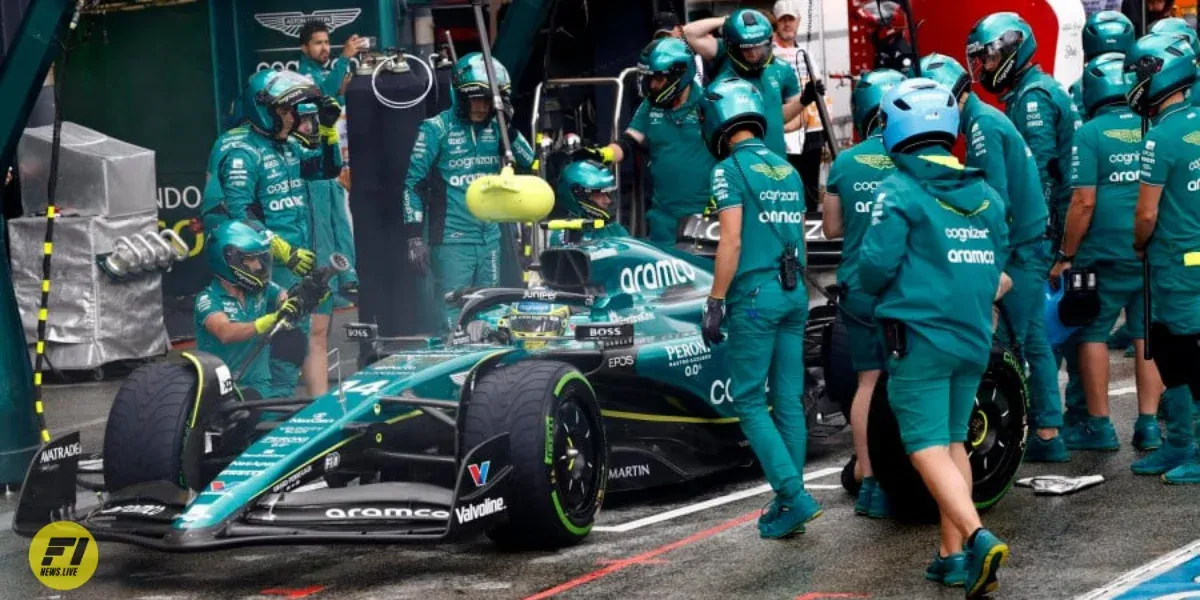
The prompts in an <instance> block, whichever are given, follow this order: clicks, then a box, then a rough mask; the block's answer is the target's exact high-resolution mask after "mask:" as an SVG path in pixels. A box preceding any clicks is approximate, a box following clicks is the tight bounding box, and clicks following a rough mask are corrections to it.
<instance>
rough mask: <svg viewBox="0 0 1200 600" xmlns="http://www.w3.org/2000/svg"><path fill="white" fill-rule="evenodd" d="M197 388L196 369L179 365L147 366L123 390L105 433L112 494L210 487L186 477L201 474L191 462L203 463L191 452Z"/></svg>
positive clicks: (106, 476)
mask: <svg viewBox="0 0 1200 600" xmlns="http://www.w3.org/2000/svg"><path fill="white" fill-rule="evenodd" d="M196 385H197V379H196V371H195V369H193V368H191V367H190V366H188V365H183V364H179V363H175V362H155V363H150V364H147V365H143V366H141V367H139V368H138V369H137V370H135V371H134V372H133V373H132V374H130V375H129V377H128V378H127V379H126V380H125V382H124V383H123V384H121V388H120V389H119V390H117V395H116V397H115V398H114V399H113V404H112V409H111V410H109V413H108V425H107V426H106V427H105V430H104V485H105V487H106V488H108V489H109V490H110V491H115V490H120V489H124V488H127V487H129V486H132V485H135V484H139V483H146V482H151V481H170V482H175V483H179V484H180V485H185V486H187V487H191V488H192V489H201V488H202V487H203V486H204V485H205V484H206V483H207V482H199V481H185V479H186V478H185V476H184V473H185V472H186V471H191V472H198V471H199V469H188V468H187V467H186V466H185V465H184V462H185V460H186V459H185V457H187V456H196V457H199V453H195V454H193V453H192V452H187V451H185V445H187V441H188V433H189V431H190V429H189V426H188V423H189V420H190V418H191V416H192V407H193V406H194V404H195V402H196ZM199 441H201V442H202V441H203V440H199ZM189 484H190V485H189Z"/></svg>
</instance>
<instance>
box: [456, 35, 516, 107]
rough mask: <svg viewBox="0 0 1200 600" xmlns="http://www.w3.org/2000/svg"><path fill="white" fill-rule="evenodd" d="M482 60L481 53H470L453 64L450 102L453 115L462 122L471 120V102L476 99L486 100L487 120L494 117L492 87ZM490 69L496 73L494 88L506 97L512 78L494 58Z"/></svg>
mask: <svg viewBox="0 0 1200 600" xmlns="http://www.w3.org/2000/svg"><path fill="white" fill-rule="evenodd" d="M483 60H484V58H483V54H482V53H479V52H472V53H470V54H468V55H466V56H464V57H462V58H460V59H458V62H457V63H454V72H453V74H452V76H451V82H450V85H451V87H453V88H454V94H453V95H451V100H450V101H451V103H452V104H453V105H454V111H455V114H456V115H458V118H459V119H462V120H464V121H469V120H470V119H471V100H477V99H486V100H488V118H487V120H489V121H490V120H491V118H492V117H494V116H495V111H496V108H495V107H494V106H492V103H491V97H492V87H491V85H490V84H489V83H488V74H487V64H485V63H484V62H483ZM492 69H493V70H494V71H495V72H496V87H498V88H499V89H500V94H501V96H504V97H507V96H508V95H509V94H510V93H511V92H512V78H511V77H509V75H508V69H506V68H504V65H502V64H500V61H498V60H496V59H495V58H493V59H492Z"/></svg>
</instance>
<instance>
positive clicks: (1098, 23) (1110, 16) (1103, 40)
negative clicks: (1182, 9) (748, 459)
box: [1083, 10, 1190, 61]
mask: <svg viewBox="0 0 1200 600" xmlns="http://www.w3.org/2000/svg"><path fill="white" fill-rule="evenodd" d="M1164 20H1170V19H1164ZM1179 20H1180V21H1183V19H1179ZM1159 23H1162V21H1159V22H1158V23H1155V25H1154V27H1158V26H1159ZM1185 25H1186V23H1185ZM1154 27H1151V28H1150V31H1151V32H1153V31H1154ZM1189 31H1190V30H1189ZM1136 37H1137V36H1135V35H1134V34H1133V21H1130V20H1129V17H1127V16H1125V15H1123V14H1121V13H1120V12H1119V11H1115V10H1102V11H1100V12H1098V13H1093V14H1092V15H1091V16H1090V17H1088V19H1087V25H1084V26H1083V60H1084V61H1089V60H1092V59H1093V58H1096V57H1097V56H1100V55H1101V54H1105V53H1107V52H1120V53H1121V54H1125V53H1126V52H1129V48H1130V46H1133V40H1134V39H1135V38H1136Z"/></svg>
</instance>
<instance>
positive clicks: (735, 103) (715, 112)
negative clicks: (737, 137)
mask: <svg viewBox="0 0 1200 600" xmlns="http://www.w3.org/2000/svg"><path fill="white" fill-rule="evenodd" d="M766 114H767V112H766V108H765V107H764V106H763V99H762V94H761V93H759V91H758V88H756V87H754V84H752V83H750V82H749V81H746V80H745V79H738V78H736V77H734V78H730V79H725V80H722V81H718V82H716V83H714V84H712V85H710V86H709V87H708V90H707V91H705V92H704V96H703V97H701V98H700V120H701V121H702V122H703V124H702V129H703V133H704V140H705V142H706V143H707V144H708V151H709V152H711V153H712V155H713V156H715V157H717V158H718V159H723V158H725V157H726V156H728V155H729V143H728V141H729V136H730V135H732V134H733V132H734V130H735V129H738V128H741V127H748V128H750V130H751V131H752V132H753V133H754V135H756V136H758V137H760V138H763V137H766V134H767V116H766Z"/></svg>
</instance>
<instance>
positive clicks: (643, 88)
mask: <svg viewBox="0 0 1200 600" xmlns="http://www.w3.org/2000/svg"><path fill="white" fill-rule="evenodd" d="M660 78H661V79H660ZM695 79H696V55H695V54H694V53H693V52H692V49H691V47H689V46H688V45H687V42H685V41H683V40H681V39H678V38H673V37H664V38H659V39H657V40H654V41H653V42H650V44H648V45H647V46H646V48H645V49H644V50H642V56H641V58H640V59H639V60H638V90H639V91H640V92H641V93H642V97H643V98H645V99H646V100H648V101H649V102H650V104H652V105H654V106H657V107H659V108H671V107H672V106H674V105H675V101H676V100H678V99H679V96H680V95H682V94H683V91H684V90H686V89H688V86H690V85H691V84H692V81H694V80H695ZM655 82H661V83H659V87H658V90H657V91H656V90H654V89H653V88H652V86H653V84H654V83H655Z"/></svg>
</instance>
